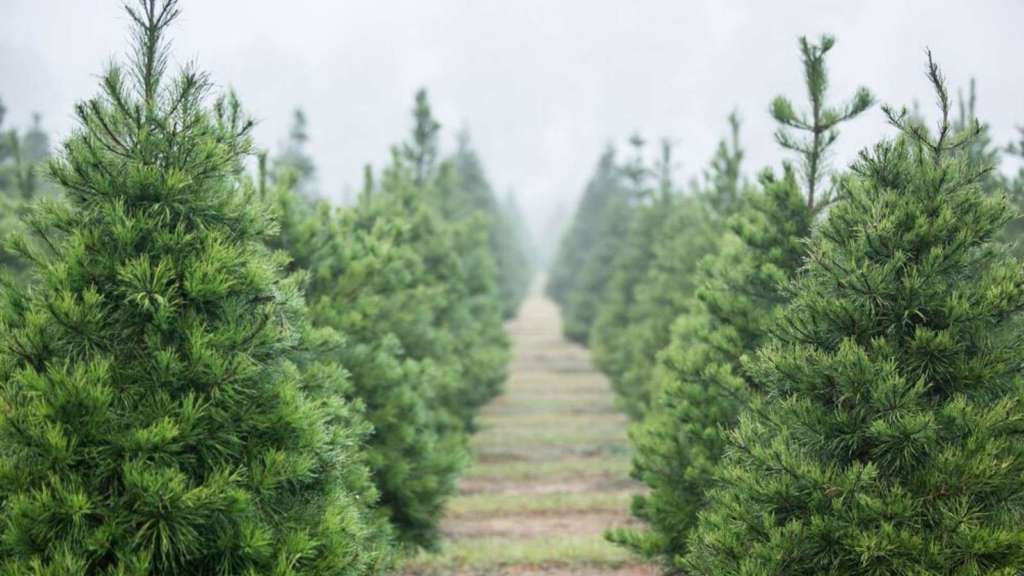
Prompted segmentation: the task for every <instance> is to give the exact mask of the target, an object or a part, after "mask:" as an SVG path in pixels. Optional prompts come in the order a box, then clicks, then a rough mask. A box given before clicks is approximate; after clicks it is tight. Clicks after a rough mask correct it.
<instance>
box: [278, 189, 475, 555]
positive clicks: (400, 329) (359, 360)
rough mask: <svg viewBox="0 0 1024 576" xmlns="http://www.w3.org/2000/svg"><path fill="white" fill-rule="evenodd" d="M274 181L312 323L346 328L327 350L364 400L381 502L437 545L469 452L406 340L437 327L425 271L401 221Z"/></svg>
mask: <svg viewBox="0 0 1024 576" xmlns="http://www.w3.org/2000/svg"><path fill="white" fill-rule="evenodd" d="M278 180H279V182H281V183H280V184H279V185H278V187H277V188H276V190H275V198H274V200H275V202H276V204H277V206H278V210H279V213H280V221H281V229H282V231H281V235H280V237H279V240H278V242H279V246H280V248H282V249H285V250H287V252H288V253H289V255H291V256H292V258H293V259H294V260H293V265H294V266H296V267H298V268H300V269H305V270H309V273H310V278H309V281H308V285H307V294H308V296H309V300H310V308H311V316H312V318H314V319H315V322H316V324H317V325H318V326H321V327H327V328H331V329H334V330H337V331H338V332H339V333H340V334H341V335H342V339H341V341H340V342H339V343H338V345H336V346H333V347H331V348H330V349H327V350H325V351H324V352H323V353H324V355H326V356H328V357H331V358H335V359H336V360H337V361H338V362H339V363H341V364H342V365H343V366H345V368H346V369H347V370H348V372H349V374H350V380H351V382H352V394H353V396H354V398H353V400H357V401H359V402H361V403H363V404H365V406H366V417H367V419H368V420H369V422H370V424H372V426H373V433H372V434H371V435H370V437H369V438H368V440H367V444H366V447H367V452H368V463H369V465H370V468H371V470H372V472H373V478H374V483H375V484H376V486H377V488H378V490H379V491H380V494H381V498H380V506H381V507H382V509H383V510H384V512H385V513H386V515H387V517H388V519H389V521H390V522H391V523H392V525H394V527H395V529H396V535H397V537H398V539H399V540H400V541H401V542H402V543H404V544H407V545H410V546H423V547H428V548H429V547H433V546H435V545H436V543H437V540H438V535H439V534H438V523H439V520H440V517H441V514H442V512H443V505H444V502H445V500H446V498H447V497H448V496H449V495H451V494H452V493H453V492H454V491H455V482H454V481H455V477H456V474H457V472H458V471H459V470H460V469H461V466H462V463H463V460H464V458H465V456H464V455H465V446H464V445H465V436H464V434H462V432H461V430H459V429H457V428H453V427H451V426H449V425H448V418H447V415H446V414H445V413H444V412H443V407H442V406H441V405H440V403H439V402H438V400H437V398H436V394H435V393H434V390H433V389H432V386H431V384H432V382H431V381H430V376H431V374H430V370H429V359H417V358H413V357H411V356H409V354H408V353H407V352H406V350H405V347H404V346H403V340H402V338H403V334H405V333H408V332H410V331H412V332H416V331H430V330H431V326H430V324H431V322H432V320H433V318H432V317H431V316H429V315H424V314H419V313H416V311H418V310H423V309H427V310H429V307H428V306H424V304H423V303H420V302H417V301H416V298H417V297H418V296H420V293H419V290H418V288H419V282H421V281H422V280H423V278H424V277H425V275H426V272H425V270H424V265H423V262H422V261H421V260H420V259H419V258H418V256H417V255H416V254H415V252H414V251H413V250H412V249H411V247H409V246H403V245H401V244H398V243H396V242H395V240H396V236H397V230H396V228H397V227H398V226H399V225H400V224H399V223H398V222H396V221H395V220H393V219H392V220H386V219H376V221H375V222H372V223H371V222H369V221H366V220H364V217H363V216H362V215H360V214H359V213H358V211H359V210H360V207H356V208H354V209H342V210H335V209H332V208H331V207H330V206H328V205H327V204H325V203H322V202H320V203H316V204H313V203H311V202H310V201H309V200H307V199H306V198H305V197H303V196H302V195H300V194H297V193H296V192H295V191H294V188H293V187H292V186H290V185H288V183H287V179H286V178H284V177H282V178H279V179H278ZM366 201H367V202H368V201H369V199H367V200H366ZM365 206H366V204H363V205H362V207H365ZM392 319H401V320H402V321H401V322H395V321H393V320H392ZM410 323H414V324H418V325H410Z"/></svg>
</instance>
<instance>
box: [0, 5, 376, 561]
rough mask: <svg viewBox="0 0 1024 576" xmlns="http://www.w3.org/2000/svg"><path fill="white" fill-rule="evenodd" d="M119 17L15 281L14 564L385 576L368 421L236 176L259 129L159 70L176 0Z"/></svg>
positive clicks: (230, 102)
mask: <svg viewBox="0 0 1024 576" xmlns="http://www.w3.org/2000/svg"><path fill="white" fill-rule="evenodd" d="M128 13H129V15H130V17H131V20H132V22H133V23H134V25H133V38H134V46H133V56H134V58H133V60H132V62H131V65H130V66H129V67H127V68H123V67H121V66H117V65H114V66H112V67H111V68H110V69H109V70H108V72H107V73H106V75H105V76H104V77H103V79H102V91H101V94H100V95H99V96H98V97H96V98H94V99H92V100H89V101H87V102H84V103H82V104H80V105H79V106H78V107H77V109H76V111H77V115H78V119H79V126H78V128H77V130H76V131H75V132H74V134H73V135H72V136H71V137H70V138H69V139H68V140H67V141H66V142H65V143H64V146H63V150H62V153H61V155H60V157H59V159H58V160H57V161H56V162H54V163H53V164H52V165H51V173H52V174H51V175H52V177H53V179H54V180H55V181H56V182H57V183H58V184H59V185H60V187H61V188H62V189H63V191H64V192H65V194H66V196H67V199H68V202H67V204H66V205H65V204H56V203H50V204H48V205H47V206H46V208H45V209H41V210H39V211H38V212H37V214H36V215H35V216H33V220H32V222H31V229H32V230H33V231H35V232H36V235H35V241H34V242H29V241H26V242H24V243H23V244H22V247H23V249H24V250H23V252H24V255H25V256H26V257H27V258H29V259H30V260H31V261H32V262H33V266H34V274H35V281H34V283H33V286H32V289H31V290H28V291H24V292H18V291H15V290H12V289H7V290H5V293H4V295H3V296H4V299H5V300H6V301H7V303H6V306H5V310H6V312H5V314H4V317H3V318H2V326H3V329H2V330H0V333H2V340H3V345H2V346H0V348H2V350H3V352H2V355H0V514H2V521H0V542H2V544H0V566H2V571H3V572H4V573H6V574H196V575H201V574H208V575H214V574H269V573H279V574H285V573H287V574H310V575H312V574H318V575H319V574H378V573H380V572H381V571H382V570H384V569H385V568H386V565H384V562H385V560H386V558H387V547H388V544H387V533H386V531H385V530H383V528H382V526H381V524H380V523H379V522H378V521H377V520H376V513H375V512H374V511H373V510H372V509H371V507H372V506H373V504H374V501H375V500H376V495H375V492H374V490H373V487H372V484H371V483H370V481H369V480H370V479H369V474H368V470H367V469H366V467H365V466H364V464H363V455H362V452H361V442H362V438H363V436H364V435H365V433H366V432H367V427H366V425H365V423H364V422H363V421H362V419H361V417H360V416H359V414H358V411H357V410H356V407H355V406H353V405H351V404H348V403H346V402H344V401H342V400H341V398H343V397H344V394H345V393H346V387H347V383H346V381H345V377H344V372H343V371H342V370H341V369H340V368H338V367H337V366H334V365H331V364H330V363H325V362H320V361H311V360H310V359H309V358H308V356H306V353H307V352H308V349H307V348H306V347H307V346H309V345H312V343H313V342H312V341H311V340H310V334H309V333H308V325H307V321H306V319H305V314H306V310H305V304H304V301H303V299H302V295H301V292H300V285H299V282H298V278H296V277H289V276H286V275H285V274H284V273H283V270H282V265H283V264H284V262H283V259H282V258H280V257H277V256H274V255H273V254H271V253H270V252H269V251H268V250H267V248H266V247H265V244H264V240H265V238H266V236H267V234H268V233H271V232H273V231H274V229H275V225H274V222H273V221H271V220H268V218H267V217H266V216H265V214H266V212H267V211H266V210H265V209H263V207H262V206H261V205H260V203H259V202H255V201H254V197H253V195H252V192H251V190H250V189H248V188H246V187H243V186H240V185H239V181H240V180H239V178H238V175H239V174H238V173H239V170H240V169H241V164H242V161H243V159H244V158H245V156H246V155H247V153H248V152H249V149H250V141H249V131H250V127H251V122H249V121H248V120H247V118H246V117H245V116H244V115H243V114H242V112H241V111H240V108H239V106H238V104H237V101H235V100H234V98H232V97H223V98H219V99H217V100H215V101H214V102H213V103H212V104H211V103H210V102H209V100H208V93H209V92H210V89H211V84H210V81H209V79H208V78H207V76H206V75H205V74H203V73H201V72H199V71H197V70H195V69H192V68H186V69H185V70H184V71H182V72H181V73H180V74H178V75H177V76H176V77H174V78H173V79H171V80H169V79H168V78H167V73H166V68H167V61H168V58H169V56H168V52H167V50H166V31H167V27H168V26H169V25H170V24H171V22H172V21H173V20H174V19H175V17H176V16H177V14H178V8H177V4H176V2H174V1H173V0H165V1H163V2H157V1H156V0H146V1H143V2H140V3H139V4H138V5H137V6H136V7H134V8H129V10H128Z"/></svg>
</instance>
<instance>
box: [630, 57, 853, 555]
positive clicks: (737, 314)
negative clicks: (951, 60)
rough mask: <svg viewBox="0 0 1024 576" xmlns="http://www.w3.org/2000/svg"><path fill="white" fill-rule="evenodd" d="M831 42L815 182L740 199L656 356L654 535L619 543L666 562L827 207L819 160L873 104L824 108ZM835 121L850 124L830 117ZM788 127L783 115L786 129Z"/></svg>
mask: <svg viewBox="0 0 1024 576" xmlns="http://www.w3.org/2000/svg"><path fill="white" fill-rule="evenodd" d="M832 45H833V43H832V42H831V41H828V39H825V40H823V41H822V42H821V43H820V44H812V43H809V42H807V41H806V40H801V42H800V48H801V54H802V57H803V63H804V71H805V85H806V87H807V94H808V100H809V108H810V112H809V114H810V117H811V118H812V119H811V120H808V121H801V122H802V123H803V124H806V125H808V126H819V127H821V128H822V129H824V130H826V133H827V134H826V137H825V138H824V140H822V142H824V143H825V144H822V145H820V146H817V147H815V146H814V145H802V146H800V150H801V160H802V162H801V164H802V165H803V166H816V167H818V170H819V173H818V175H816V176H815V177H813V178H808V177H806V173H805V174H804V176H805V178H804V179H803V189H802V190H801V187H800V185H799V184H798V183H797V178H796V175H795V174H794V173H793V171H792V170H790V169H788V168H787V169H786V170H785V173H784V175H783V177H782V178H776V177H774V176H773V175H772V174H771V173H766V174H764V175H763V176H762V178H761V182H760V187H759V189H757V190H751V191H748V192H747V193H746V194H744V195H743V196H742V197H741V198H740V200H739V201H740V202H741V207H740V208H739V209H738V210H737V211H736V214H735V215H734V216H732V217H731V218H729V219H728V220H727V222H726V226H725V234H723V236H722V237H721V238H720V239H719V241H718V243H719V245H718V247H717V249H716V252H715V254H714V255H712V256H709V257H707V258H706V259H705V260H704V261H702V262H701V265H700V267H699V269H698V272H697V278H696V280H695V283H696V284H697V286H698V287H697V289H696V291H695V293H694V295H695V301H694V302H693V303H692V304H691V305H689V306H688V307H687V308H688V310H687V312H686V313H684V314H683V315H681V316H680V317H679V318H678V319H677V320H676V321H675V324H674V325H673V327H672V338H671V341H670V343H669V345H668V346H667V347H666V348H665V350H663V351H662V352H661V354H660V356H659V365H658V366H657V367H656V369H655V371H654V379H655V382H656V384H655V386H656V388H657V389H658V393H657V395H656V401H655V402H654V406H653V408H652V409H651V410H650V412H649V414H648V415H647V417H646V418H645V420H644V422H643V424H642V425H640V426H638V427H636V428H635V429H634V430H633V432H632V435H631V439H632V442H633V446H634V448H635V457H634V469H633V475H634V476H635V477H636V478H637V479H639V480H641V481H643V482H644V483H645V484H647V485H648V486H650V488H651V492H650V493H649V494H648V495H643V496H639V497H637V498H636V500H635V503H634V506H633V511H634V514H635V515H636V516H637V517H639V518H641V519H643V520H644V521H645V522H646V523H647V524H648V528H649V530H647V531H644V532H639V531H619V532H617V533H614V534H613V539H615V540H617V541H619V542H620V543H623V544H626V545H627V546H629V547H630V548H632V549H634V550H636V551H638V552H640V553H642V554H644V555H646V556H649V557H653V558H657V559H658V560H659V561H661V562H662V563H663V564H665V565H666V566H672V563H673V562H674V560H675V559H676V558H677V557H679V556H680V555H682V554H684V553H685V552H686V546H687V537H688V535H689V532H690V530H691V529H692V527H693V526H694V524H695V523H696V521H697V512H698V511H699V510H700V509H701V506H702V505H703V502H704V493H705V491H707V490H708V489H709V488H710V487H711V486H712V485H713V478H714V473H715V471H716V469H717V466H718V462H719V460H720V459H721V456H722V451H723V449H724V445H725V440H724V438H723V436H722V433H721V430H722V429H723V428H729V427H732V426H733V425H735V423H736V418H737V415H738V413H739V411H740V410H742V409H743V408H744V407H745V406H746V404H747V402H748V401H749V398H750V396H751V395H752V394H756V393H757V386H756V384H754V383H753V382H750V381H749V377H748V376H747V374H745V372H744V370H743V368H742V362H743V359H744V358H745V357H746V356H747V355H749V354H751V353H753V352H754V351H755V350H756V349H757V348H759V347H760V346H761V345H762V344H763V342H764V340H765V339H766V338H767V336H768V333H769V327H770V324H771V319H772V317H773V315H774V313H775V311H776V309H777V308H778V307H779V306H780V305H782V304H783V303H785V302H786V301H787V300H788V294H787V293H786V292H785V291H784V290H783V284H784V283H785V282H787V281H788V280H789V278H790V277H791V276H792V275H793V274H794V273H795V272H796V270H797V269H798V267H799V266H800V264H801V262H802V260H803V256H804V248H805V240H806V239H807V237H808V236H809V235H810V231H811V225H812V222H813V220H814V215H815V213H816V212H817V211H818V210H819V209H820V208H821V207H822V206H823V205H824V203H822V202H821V194H820V193H819V194H818V195H817V196H818V198H819V204H818V206H817V207H815V206H813V205H812V203H813V202H814V199H815V193H814V190H813V189H812V188H811V186H812V184H813V185H815V186H817V185H818V184H819V183H820V180H821V179H822V178H823V177H824V176H825V175H827V172H826V171H825V170H824V168H823V166H822V162H821V161H820V159H819V160H816V159H814V158H813V157H811V156H812V155H822V156H824V155H826V154H827V153H828V152H829V146H831V143H833V142H835V141H836V139H837V138H838V135H839V133H838V127H837V126H838V123H839V122H842V121H845V120H848V119H852V118H854V117H856V116H857V114H858V113H859V112H858V113H853V112H852V111H853V110H855V109H859V110H861V111H862V110H863V108H862V107H861V105H860V104H859V103H861V102H871V96H870V94H869V93H868V92H867V90H865V89H860V90H858V91H857V93H856V94H855V95H854V97H853V99H852V100H851V101H850V103H848V104H847V105H846V106H840V107H835V106H830V105H828V104H826V93H825V88H826V86H827V84H828V81H827V79H828V73H827V69H826V68H825V59H824V58H823V57H820V56H822V55H823V53H824V51H825V47H826V46H828V47H830V46H832ZM780 101H785V102H786V104H785V105H784V106H782V107H783V108H785V109H786V110H789V111H791V112H792V111H793V110H794V107H793V105H792V104H790V103H789V101H788V100H785V99H784V98H782V97H779V98H777V99H776V100H775V103H774V104H773V108H772V109H773V111H774V110H776V109H778V108H779V107H780V105H779V104H778V103H779V102H780ZM855 107H856V108H855ZM795 116H796V115H795V113H794V117H795ZM828 117H833V118H837V119H839V118H842V119H843V120H837V121H836V122H833V123H830V122H828V121H827V120H826V118H828ZM790 124H792V121H787V122H783V127H787V126H789V125H790ZM780 140H785V141H787V142H792V141H793V140H792V138H791V137H790V138H780ZM808 144H811V143H810V142H809V143H808ZM716 173H719V174H729V173H730V172H729V171H727V170H718V171H716ZM727 180H731V179H727ZM825 196H826V198H827V197H829V196H831V193H830V192H829V193H826V195H825ZM729 201H730V202H732V201H733V200H732V199H729Z"/></svg>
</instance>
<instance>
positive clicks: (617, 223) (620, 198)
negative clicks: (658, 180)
mask: <svg viewBox="0 0 1024 576" xmlns="http://www.w3.org/2000/svg"><path fill="white" fill-rule="evenodd" d="M631 210H632V208H631V206H630V200H629V197H628V196H627V195H626V194H619V195H617V196H614V197H612V198H610V199H609V200H608V203H607V205H606V206H605V208H604V213H603V214H601V221H600V222H599V223H598V226H597V227H596V228H597V230H596V231H597V238H596V239H595V241H594V246H593V247H592V248H591V249H590V250H589V251H588V252H587V254H586V260H585V262H584V263H583V266H582V268H581V269H580V272H579V278H578V279H577V280H576V281H575V285H574V286H573V289H572V292H570V293H569V295H568V299H567V301H566V303H565V306H564V307H563V308H562V315H563V326H562V329H563V331H564V332H565V336H566V338H568V339H569V340H571V341H573V342H576V343H579V344H583V345H587V343H588V342H589V339H590V334H591V329H592V327H593V325H594V321H595V320H596V319H597V315H598V312H599V310H600V309H601V307H602V304H603V303H604V298H605V292H606V289H607V286H608V282H609V281H610V280H611V272H612V267H611V266H610V265H609V263H611V262H614V261H615V260H616V259H617V258H618V256H619V253H620V252H621V251H622V249H623V248H624V246H625V239H626V235H627V234H628V232H629V221H630V213H631Z"/></svg>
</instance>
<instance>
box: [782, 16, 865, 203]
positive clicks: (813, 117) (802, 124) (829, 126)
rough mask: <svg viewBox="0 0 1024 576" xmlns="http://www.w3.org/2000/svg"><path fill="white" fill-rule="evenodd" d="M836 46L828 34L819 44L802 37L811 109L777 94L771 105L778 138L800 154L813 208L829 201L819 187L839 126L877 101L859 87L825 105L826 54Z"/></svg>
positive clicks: (805, 183)
mask: <svg viewBox="0 0 1024 576" xmlns="http://www.w3.org/2000/svg"><path fill="white" fill-rule="evenodd" d="M833 46H835V38H833V37H832V36H828V35H825V36H822V37H821V40H819V42H818V43H817V44H814V43H812V42H809V41H808V40H807V38H805V37H801V38H800V54H801V56H802V57H803V64H804V83H805V84H806V86H807V96H808V99H809V100H810V106H811V109H810V110H809V111H807V112H803V113H800V112H797V111H796V110H795V109H794V107H793V104H792V102H790V101H789V99H787V98H786V97H785V96H778V97H776V98H775V100H773V101H772V104H771V114H772V117H773V118H775V121H776V122H778V123H779V124H780V126H779V128H778V130H776V131H775V140H776V141H777V142H778V143H779V145H780V146H782V147H783V148H786V149H788V150H792V151H793V152H796V154H797V156H799V158H800V167H801V170H802V172H803V177H804V183H803V185H804V190H806V193H807V205H808V206H810V207H811V208H814V207H815V206H817V205H818V204H819V203H822V202H824V203H827V202H828V201H829V200H830V198H829V193H828V190H826V191H825V193H824V194H822V193H821V192H822V191H821V189H820V187H821V184H822V179H823V178H824V177H825V175H826V174H827V172H828V151H829V148H830V147H831V146H832V145H833V144H834V143H835V141H836V139H837V138H838V137H839V131H838V128H837V126H838V125H839V124H840V123H842V122H846V121H848V120H850V119H852V118H854V117H856V116H858V115H859V114H861V113H862V112H864V111H865V110H867V109H868V108H870V107H871V105H872V104H873V103H874V97H873V96H872V95H871V92H869V91H868V90H867V89H866V88H860V89H858V90H857V92H856V93H855V94H854V96H853V98H851V99H850V101H849V102H848V103H846V104H842V105H838V106H829V105H828V104H826V102H825V97H826V94H827V92H828V70H827V69H826V68H825V56H826V55H827V54H828V53H829V51H830V50H832V48H833ZM794 132H800V133H805V134H806V136H805V137H803V138H800V137H798V136H797V135H796V134H794ZM823 196H824V197H823Z"/></svg>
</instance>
